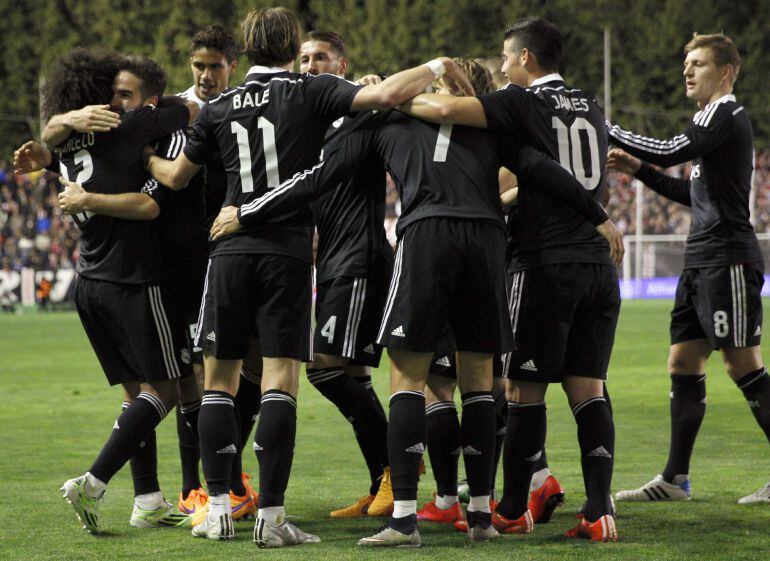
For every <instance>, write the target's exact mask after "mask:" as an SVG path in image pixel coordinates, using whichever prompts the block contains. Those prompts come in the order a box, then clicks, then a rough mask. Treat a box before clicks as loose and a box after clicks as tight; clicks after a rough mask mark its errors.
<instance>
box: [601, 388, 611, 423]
mask: <svg viewBox="0 0 770 561" xmlns="http://www.w3.org/2000/svg"><path fill="white" fill-rule="evenodd" d="M602 392H603V393H604V401H606V402H607V409H609V410H610V415H612V401H610V394H609V392H608V391H607V382H604V386H603V388H602Z"/></svg>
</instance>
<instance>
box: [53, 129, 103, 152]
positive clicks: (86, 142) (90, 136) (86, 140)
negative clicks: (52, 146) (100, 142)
mask: <svg viewBox="0 0 770 561" xmlns="http://www.w3.org/2000/svg"><path fill="white" fill-rule="evenodd" d="M94 144H96V137H95V136H94V133H92V132H87V133H83V134H80V135H78V136H74V137H72V138H68V139H67V140H66V141H65V142H64V144H63V145H62V147H61V152H62V154H69V153H70V152H78V151H79V150H83V149H84V148H88V147H89V146H93V145H94Z"/></svg>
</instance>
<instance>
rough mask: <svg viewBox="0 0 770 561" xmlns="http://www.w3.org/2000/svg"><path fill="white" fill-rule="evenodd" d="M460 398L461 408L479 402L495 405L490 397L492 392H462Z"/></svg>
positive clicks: (479, 403)
mask: <svg viewBox="0 0 770 561" xmlns="http://www.w3.org/2000/svg"><path fill="white" fill-rule="evenodd" d="M460 399H461V400H462V404H463V409H465V408H466V407H472V406H474V405H481V404H487V405H488V406H491V407H494V406H495V400H494V398H493V397H492V392H468V393H464V394H462V395H461V396H460Z"/></svg>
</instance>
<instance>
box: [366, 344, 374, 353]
mask: <svg viewBox="0 0 770 561" xmlns="http://www.w3.org/2000/svg"><path fill="white" fill-rule="evenodd" d="M364 352H365V353H369V354H370V355H373V354H374V345H372V344H371V343H369V344H368V345H366V346H365V347H364Z"/></svg>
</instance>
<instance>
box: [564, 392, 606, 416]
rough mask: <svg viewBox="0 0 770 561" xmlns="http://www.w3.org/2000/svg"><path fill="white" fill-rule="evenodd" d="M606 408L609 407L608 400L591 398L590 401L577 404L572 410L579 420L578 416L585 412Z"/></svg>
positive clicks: (586, 400) (585, 400)
mask: <svg viewBox="0 0 770 561" xmlns="http://www.w3.org/2000/svg"><path fill="white" fill-rule="evenodd" d="M600 406H601V407H606V406H607V400H606V399H604V397H603V396H602V397H589V398H588V399H584V400H583V401H581V402H580V403H576V404H575V406H574V407H573V408H572V414H573V415H574V416H575V418H577V416H578V415H579V414H580V413H581V412H585V411H586V410H590V409H593V408H594V407H600Z"/></svg>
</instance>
